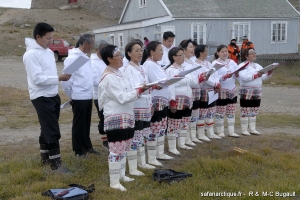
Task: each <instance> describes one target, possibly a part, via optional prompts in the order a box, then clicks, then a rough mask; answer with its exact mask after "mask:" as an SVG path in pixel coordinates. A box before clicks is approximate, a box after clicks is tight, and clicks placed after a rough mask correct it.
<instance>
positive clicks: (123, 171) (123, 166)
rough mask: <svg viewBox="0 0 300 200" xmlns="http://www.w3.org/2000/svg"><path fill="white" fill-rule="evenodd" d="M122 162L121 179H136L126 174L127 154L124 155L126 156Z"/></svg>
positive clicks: (128, 180)
mask: <svg viewBox="0 0 300 200" xmlns="http://www.w3.org/2000/svg"><path fill="white" fill-rule="evenodd" d="M120 163H121V171H120V180H121V181H124V182H130V181H134V178H129V177H128V176H125V171H126V156H124V158H123V159H122V160H121V161H120Z"/></svg>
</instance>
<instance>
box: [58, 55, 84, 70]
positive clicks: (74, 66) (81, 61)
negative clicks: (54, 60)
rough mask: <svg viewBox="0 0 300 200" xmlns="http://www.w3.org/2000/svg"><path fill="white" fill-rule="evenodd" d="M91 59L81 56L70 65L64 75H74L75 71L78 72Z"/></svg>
mask: <svg viewBox="0 0 300 200" xmlns="http://www.w3.org/2000/svg"><path fill="white" fill-rule="evenodd" d="M89 60H90V59H88V58H85V57H83V56H79V57H78V58H76V60H74V62H73V63H72V64H71V65H69V66H68V67H67V68H65V69H64V70H63V73H64V74H73V73H74V72H75V71H77V70H78V69H79V68H80V67H81V66H83V65H84V64H85V63H87V62H88V61H89Z"/></svg>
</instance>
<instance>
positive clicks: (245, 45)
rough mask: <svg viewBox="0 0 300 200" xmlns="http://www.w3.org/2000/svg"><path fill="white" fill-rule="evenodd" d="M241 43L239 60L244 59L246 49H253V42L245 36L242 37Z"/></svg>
mask: <svg viewBox="0 0 300 200" xmlns="http://www.w3.org/2000/svg"><path fill="white" fill-rule="evenodd" d="M242 40H243V44H242V47H241V61H242V62H244V61H246V50H247V49H254V44H253V43H252V42H250V41H249V40H248V37H247V36H243V37H242Z"/></svg>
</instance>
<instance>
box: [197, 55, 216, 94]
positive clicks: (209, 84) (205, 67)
mask: <svg viewBox="0 0 300 200" xmlns="http://www.w3.org/2000/svg"><path fill="white" fill-rule="evenodd" d="M195 63H196V64H197V65H201V66H202V68H201V69H202V71H203V72H208V71H209V70H210V69H211V68H212V67H213V65H212V64H211V63H210V62H209V61H207V60H204V61H201V60H198V59H196V60H195ZM219 80H220V76H219V74H218V71H215V72H214V73H213V74H211V75H210V76H209V78H208V80H207V81H205V82H204V83H203V84H202V86H201V89H213V88H214V87H215V86H216V84H217V83H219V82H220V81H219Z"/></svg>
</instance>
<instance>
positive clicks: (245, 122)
mask: <svg viewBox="0 0 300 200" xmlns="http://www.w3.org/2000/svg"><path fill="white" fill-rule="evenodd" d="M240 121H241V129H242V135H250V133H249V132H248V123H249V120H248V117H240Z"/></svg>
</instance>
